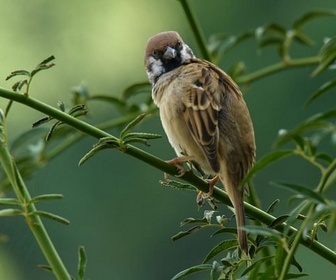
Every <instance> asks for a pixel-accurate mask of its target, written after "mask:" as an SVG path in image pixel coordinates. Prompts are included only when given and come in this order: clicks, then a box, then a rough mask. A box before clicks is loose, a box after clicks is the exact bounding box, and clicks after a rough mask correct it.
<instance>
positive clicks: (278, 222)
mask: <svg viewBox="0 0 336 280" xmlns="http://www.w3.org/2000/svg"><path fill="white" fill-rule="evenodd" d="M289 216H290V215H281V216H279V217H277V218H276V219H275V220H274V221H272V223H270V224H269V226H268V227H270V228H277V227H278V226H279V225H282V224H283V223H284V222H285V221H286V220H287V219H288V217H289Z"/></svg>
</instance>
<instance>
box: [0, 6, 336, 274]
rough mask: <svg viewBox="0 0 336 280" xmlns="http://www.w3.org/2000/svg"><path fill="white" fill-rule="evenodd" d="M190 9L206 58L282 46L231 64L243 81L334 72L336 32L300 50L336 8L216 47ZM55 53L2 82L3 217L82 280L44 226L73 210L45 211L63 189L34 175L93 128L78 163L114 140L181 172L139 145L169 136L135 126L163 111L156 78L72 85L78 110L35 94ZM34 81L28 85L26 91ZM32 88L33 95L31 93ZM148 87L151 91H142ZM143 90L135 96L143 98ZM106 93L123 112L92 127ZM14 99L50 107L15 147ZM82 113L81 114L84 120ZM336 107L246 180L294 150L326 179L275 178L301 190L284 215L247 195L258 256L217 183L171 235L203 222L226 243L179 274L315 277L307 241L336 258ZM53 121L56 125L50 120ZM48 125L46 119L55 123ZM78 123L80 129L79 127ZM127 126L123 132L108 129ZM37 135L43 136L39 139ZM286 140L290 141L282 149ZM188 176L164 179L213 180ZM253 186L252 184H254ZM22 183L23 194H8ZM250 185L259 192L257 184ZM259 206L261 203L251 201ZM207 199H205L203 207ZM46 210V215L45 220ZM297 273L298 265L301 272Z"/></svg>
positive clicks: (193, 185)
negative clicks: (6, 85)
mask: <svg viewBox="0 0 336 280" xmlns="http://www.w3.org/2000/svg"><path fill="white" fill-rule="evenodd" d="M180 2H181V5H182V7H183V9H184V11H185V13H186V17H187V18H188V20H189V22H190V24H191V28H192V30H193V32H194V35H195V37H196V41H197V43H198V44H199V46H200V49H201V52H202V54H203V56H204V58H206V59H209V60H212V61H219V60H220V58H221V56H223V55H224V54H227V52H228V51H229V50H231V49H234V48H236V47H237V46H238V45H239V44H241V43H243V42H245V41H246V40H255V41H256V43H257V46H258V48H259V49H264V48H266V47H270V46H271V47H275V48H276V49H277V50H278V54H279V58H280V62H279V63H278V64H275V65H270V66H266V67H265V68H263V69H260V70H258V71H256V72H253V73H249V74H245V73H244V72H245V71H246V67H245V63H244V62H239V63H238V64H235V65H233V66H232V67H231V71H230V73H231V75H232V76H233V77H234V78H235V79H236V80H237V81H240V82H241V83H251V82H253V81H255V80H256V79H259V78H265V77H267V76H268V75H270V74H272V73H275V72H278V71H283V70H287V69H290V68H292V67H303V66H304V67H306V66H314V67H315V70H313V72H312V74H311V75H312V77H315V76H317V75H321V74H322V73H325V72H328V73H332V72H331V71H334V69H335V59H336V39H335V37H333V38H328V39H326V40H325V41H324V42H321V44H319V45H321V47H320V51H319V53H318V54H316V56H314V57H307V58H293V57H292V55H291V54H290V51H291V48H292V47H293V45H294V44H295V45H296V47H300V46H308V47H310V46H311V45H312V44H313V42H314V40H313V39H312V38H310V36H309V35H308V34H306V33H305V32H304V30H303V28H304V27H305V25H307V24H308V23H311V22H312V21H313V20H315V19H317V18H321V17H325V16H332V17H334V16H335V15H336V12H335V11H334V10H313V11H309V12H307V13H305V14H303V15H302V16H301V17H299V18H298V19H296V20H295V21H294V22H293V23H292V25H291V26H290V28H287V27H285V26H283V25H281V24H279V23H275V22H272V23H267V24H265V25H263V26H260V27H257V28H255V29H253V30H248V31H246V32H243V33H242V34H239V35H228V34H217V35H213V36H211V37H210V40H209V45H206V44H205V40H204V37H203V34H202V33H201V32H200V30H199V26H198V24H197V22H196V20H195V17H194V15H193V14H192V12H191V10H190V7H189V5H188V3H187V2H186V1H182V0H181V1H180ZM52 60H54V56H50V57H49V58H47V59H45V60H44V61H42V62H41V63H39V64H38V65H37V67H36V68H35V69H33V70H32V71H27V70H17V71H13V72H12V73H11V74H10V75H9V76H8V77H7V79H11V78H13V77H17V76H24V77H25V79H23V80H20V81H18V82H16V83H15V84H14V85H13V87H12V89H13V91H7V90H2V89H0V96H2V97H4V98H7V99H9V100H10V103H9V105H8V106H7V108H6V111H5V114H3V113H2V112H1V114H0V142H1V143H0V144H1V145H0V161H1V166H2V177H1V188H2V189H1V191H2V196H3V197H1V198H0V207H2V208H3V209H1V210H0V216H23V217H24V218H25V220H26V222H27V224H28V226H29V228H30V229H31V231H32V232H33V233H34V236H35V237H36V239H37V241H38V244H39V246H40V247H41V250H42V252H43V253H44V255H45V257H46V259H47V261H48V265H43V266H41V267H42V268H45V269H47V270H48V271H50V272H52V273H53V274H55V276H56V277H58V278H59V279H74V278H72V277H71V276H70V274H69V273H68V271H67V269H66V267H65V266H64V264H63V262H62V260H61V259H60V257H59V256H58V253H57V251H56V249H55V247H54V246H53V244H52V242H51V240H50V237H49V236H48V233H47V232H46V230H45V229H44V226H43V222H42V220H43V219H49V220H52V221H56V222H59V223H61V224H65V225H68V224H69V221H68V220H67V219H66V218H63V217H60V216H59V215H56V214H54V213H50V212H47V211H43V210H39V209H37V205H38V206H40V204H39V203H40V202H47V201H49V202H50V201H53V200H59V199H62V198H63V196H62V195H61V194H43V195H37V196H35V197H31V196H30V194H29V191H28V189H27V187H26V185H25V179H27V178H29V177H30V176H32V175H33V174H34V172H35V171H36V170H37V169H38V168H40V167H41V166H44V165H45V164H47V163H48V162H49V161H51V160H52V159H53V158H55V157H56V156H59V155H61V154H62V152H64V150H66V149H67V148H68V147H70V146H72V145H74V144H75V143H76V142H77V141H78V140H79V139H81V138H82V137H84V135H85V134H87V135H90V136H93V137H95V138H96V139H98V143H97V144H96V145H94V147H93V148H92V149H91V150H90V151H89V152H88V153H87V154H86V155H84V156H83V157H82V159H81V160H80V162H79V165H82V164H83V163H85V162H86V161H87V160H88V159H90V158H91V157H93V156H95V155H96V154H97V152H99V151H101V150H104V149H108V148H115V149H117V150H119V151H121V152H123V153H127V154H130V155H132V156H134V157H136V158H138V159H139V160H142V161H143V162H146V163H149V164H151V165H152V166H154V167H156V168H159V169H161V170H162V171H164V172H168V173H169V174H173V175H174V174H175V175H176V173H174V172H176V170H174V168H172V167H171V166H169V164H167V163H165V162H164V161H162V160H160V159H158V158H156V157H154V156H152V155H150V154H148V153H147V152H144V151H142V150H140V149H138V148H136V147H134V146H133V144H139V143H140V144H144V145H146V146H149V142H148V141H149V140H152V139H157V138H159V137H160V135H157V134H153V133H147V132H135V131H134V129H135V128H138V127H139V126H140V124H141V122H142V121H143V120H144V119H145V117H147V116H149V115H150V114H151V113H153V112H154V110H155V107H154V105H153V104H152V102H151V98H150V94H149V92H150V85H149V84H148V83H147V82H143V83H137V84H134V85H131V86H129V87H128V88H126V89H125V90H124V92H123V93H122V94H121V97H115V96H105V95H101V94H99V95H92V94H91V93H90V91H89V89H88V88H87V87H86V85H85V84H83V83H82V84H80V85H78V86H76V87H74V88H73V89H72V102H73V104H71V106H70V108H67V106H66V105H65V104H64V103H63V102H61V101H60V102H59V103H58V104H57V107H58V108H53V107H50V106H48V105H46V104H44V103H41V102H39V101H36V100H35V99H33V98H32V97H31V93H30V92H29V87H30V84H31V82H32V80H33V78H35V76H36V74H38V73H39V72H41V71H42V70H47V69H49V68H51V67H52V66H54V64H53V63H50V62H51V61H52ZM335 85H336V80H335V79H334V78H333V79H331V80H328V81H325V82H324V83H323V84H322V85H321V86H320V87H319V88H318V89H317V90H315V91H314V92H313V93H312V95H311V96H310V98H309V99H308V101H307V102H306V106H307V105H310V104H312V103H313V102H314V101H316V100H317V99H319V98H321V97H322V96H324V95H325V94H326V93H327V92H328V93H331V92H333V91H332V90H334V88H335ZM25 86H26V89H25V91H24V92H23V94H21V93H20V92H19V91H21V90H22V89H23V88H24V87H25ZM28 93H29V94H28ZM143 93H145V94H146V95H145V97H143V96H142V95H141V94H143ZM136 95H137V96H138V97H139V96H140V97H141V96H142V98H139V99H140V101H139V100H137V101H136V102H134V99H133V98H134V96H136ZM91 101H99V102H103V103H105V104H111V105H112V106H113V107H114V108H115V109H117V111H118V112H119V114H120V116H119V117H117V118H115V119H113V120H111V121H109V122H104V123H99V124H96V125H95V126H93V125H90V124H88V123H87V122H86V119H85V118H86V115H87V113H88V104H89V103H90V102H91ZM12 102H20V103H22V104H25V105H27V106H30V107H32V108H33V109H35V110H38V111H40V112H42V113H44V114H45V115H46V116H45V117H43V118H41V119H39V120H37V121H36V122H34V123H33V125H32V126H33V128H34V129H33V130H31V131H29V132H26V133H23V134H22V135H20V136H19V137H18V138H17V139H16V140H14V141H13V142H12V145H11V147H10V148H9V147H8V142H7V132H6V123H5V119H6V117H7V115H8V114H9V111H10V106H11V104H12ZM79 117H81V119H79ZM335 119H336V110H335V109H334V108H333V109H328V108H326V109H325V110H324V111H323V112H318V113H316V114H315V115H313V116H311V117H309V118H308V119H306V120H305V121H303V122H301V123H299V124H297V126H296V127H294V128H293V129H289V130H287V129H286V130H285V129H280V130H279V135H278V137H277V138H276V139H275V144H274V148H275V150H273V151H271V152H269V153H268V154H266V155H264V156H263V157H261V158H260V159H259V160H258V161H257V162H256V164H255V165H254V166H253V168H251V170H250V171H249V173H248V174H247V176H246V177H245V179H244V180H243V182H242V184H244V185H245V184H249V183H251V182H252V180H253V178H254V177H255V176H258V174H259V173H260V172H264V170H267V167H269V166H270V165H272V164H273V163H275V162H279V161H284V160H286V159H287V158H288V157H297V158H300V159H302V160H304V161H306V162H307V163H308V164H310V165H311V166H313V167H314V168H316V169H317V170H318V171H319V174H320V179H319V182H318V184H316V185H314V184H311V185H309V186H303V185H301V184H300V183H293V182H273V183H272V184H273V185H275V186H277V187H279V188H282V189H284V190H286V191H287V190H289V191H290V192H292V193H293V194H294V195H293V196H292V197H291V198H290V201H291V207H292V209H291V210H290V211H289V212H288V213H286V214H282V215H280V216H278V217H273V216H271V215H270V214H272V213H273V212H274V209H275V208H276V207H277V206H278V205H279V200H275V201H274V202H273V203H272V204H271V205H270V206H269V207H268V209H267V210H266V211H262V210H260V209H258V208H257V207H258V202H257V201H258V199H257V198H256V197H253V196H251V197H252V198H251V199H250V200H251V201H250V204H248V203H246V204H245V206H246V212H247V216H248V218H249V220H250V225H247V226H245V227H244V228H243V230H245V231H246V232H247V234H248V242H249V256H242V255H241V252H240V250H239V248H238V243H237V239H236V235H237V230H236V229H235V228H231V227H229V226H228V223H229V221H230V220H231V217H226V216H225V215H223V214H221V212H220V211H219V210H218V207H217V205H220V204H221V203H223V204H226V205H229V206H230V203H229V202H228V198H227V196H226V195H225V193H224V192H223V191H221V190H219V189H217V188H215V189H214V192H213V197H212V198H209V199H208V202H209V205H210V207H211V210H205V211H204V215H203V217H202V218H192V217H189V218H187V219H185V220H183V221H182V222H181V226H182V227H185V226H187V227H189V228H188V229H187V230H184V231H180V232H179V233H177V234H176V235H174V236H173V237H172V240H174V241H178V240H180V239H182V238H186V237H190V236H192V235H193V234H196V233H198V232H200V231H201V230H205V229H206V230H209V229H210V230H213V231H214V232H213V233H212V235H211V236H216V237H221V241H220V242H219V243H218V244H216V245H215V246H214V247H213V248H210V249H209V252H208V253H207V255H206V256H205V257H203V258H202V257H200V264H198V265H194V266H192V267H190V268H187V269H185V270H183V271H181V272H179V273H177V274H176V275H175V276H174V277H173V278H172V279H184V278H186V277H188V276H190V275H194V274H196V273H203V274H205V273H207V274H208V275H209V279H296V278H302V277H305V276H307V274H306V273H304V269H305V268H304V267H301V265H300V263H299V260H297V259H296V251H297V248H298V247H299V246H301V245H304V246H306V247H307V248H309V249H310V250H312V251H314V252H315V253H317V254H319V256H320V257H321V258H324V259H325V260H327V261H329V262H331V263H333V264H334V265H336V254H335V252H333V251H332V250H330V249H329V248H326V247H325V246H323V245H322V244H321V243H320V242H319V235H320V231H321V230H322V231H324V232H332V231H334V230H335V226H336V201H335V200H333V199H332V198H330V197H328V193H327V191H328V190H329V189H330V188H331V187H334V186H335V185H336V159H335V156H336V155H335V154H334V153H333V152H334V149H333V150H332V152H331V151H330V150H328V149H325V143H327V145H329V146H331V147H335V144H336V125H335V123H336V122H335ZM51 122H53V123H51ZM48 125H49V127H46V126H48ZM73 128H74V129H73ZM110 128H119V131H120V132H119V136H118V137H115V136H113V135H111V134H109V133H107V132H106V131H105V130H107V129H110ZM32 143H34V144H32ZM283 146H286V147H285V148H283ZM181 179H182V180H184V181H185V182H181V181H175V180H173V181H171V180H169V181H165V182H162V184H163V185H165V186H169V187H171V188H174V189H178V190H188V191H190V190H192V191H195V190H196V189H198V190H201V191H204V185H207V184H206V182H204V181H203V180H201V179H200V178H199V177H198V176H196V175H195V174H193V173H192V170H189V171H188V172H186V174H184V175H183V176H181ZM250 185H252V184H250ZM9 189H11V190H13V192H14V195H15V197H5V196H6V195H7V196H8V194H10V192H9V191H8V190H9ZM251 191H252V192H254V190H253V187H252V188H251ZM251 204H252V205H251ZM202 207H205V206H204V205H203V206H202ZM41 218H42V219H41ZM227 235H229V236H230V238H229V239H228V238H226V236H227ZM86 264H87V257H86V253H85V250H84V247H79V252H78V267H77V278H78V279H85V268H86ZM293 271H295V273H294V272H293Z"/></svg>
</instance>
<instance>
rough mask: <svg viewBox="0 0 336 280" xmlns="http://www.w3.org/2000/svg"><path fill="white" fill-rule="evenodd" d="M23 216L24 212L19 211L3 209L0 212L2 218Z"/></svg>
mask: <svg viewBox="0 0 336 280" xmlns="http://www.w3.org/2000/svg"><path fill="white" fill-rule="evenodd" d="M18 215H23V212H22V211H21V210H19V209H3V210H0V217H11V216H18Z"/></svg>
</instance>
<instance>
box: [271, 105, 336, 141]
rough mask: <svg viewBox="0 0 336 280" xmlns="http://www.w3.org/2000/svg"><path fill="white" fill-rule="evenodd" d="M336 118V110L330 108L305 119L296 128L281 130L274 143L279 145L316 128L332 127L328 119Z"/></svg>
mask: <svg viewBox="0 0 336 280" xmlns="http://www.w3.org/2000/svg"><path fill="white" fill-rule="evenodd" d="M334 118H336V110H335V109H333V110H329V111H327V112H323V113H318V114H316V115H314V116H312V117H310V118H308V119H307V120H305V121H304V122H303V123H301V124H299V125H298V126H297V127H296V128H294V129H292V130H290V131H286V130H281V131H280V132H279V137H278V139H277V140H276V141H275V143H274V145H275V146H277V147H279V146H281V145H283V144H285V143H287V142H288V141H290V140H293V139H294V138H295V137H297V136H298V135H301V134H303V133H305V132H308V131H312V130H316V129H320V130H322V129H326V130H328V129H330V128H333V126H332V125H331V124H330V122H329V121H328V120H329V119H334Z"/></svg>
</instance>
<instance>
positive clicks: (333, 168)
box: [320, 159, 336, 191]
mask: <svg viewBox="0 0 336 280" xmlns="http://www.w3.org/2000/svg"><path fill="white" fill-rule="evenodd" d="M335 172H336V159H334V160H333V162H331V163H330V164H329V166H328V168H327V169H326V170H325V172H324V173H323V175H322V178H321V179H322V180H321V184H320V188H321V191H322V190H324V191H325V190H326V188H325V186H326V185H327V183H328V181H329V179H330V178H332V176H333V175H335ZM329 186H331V185H330V184H329Z"/></svg>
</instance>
